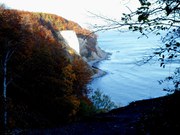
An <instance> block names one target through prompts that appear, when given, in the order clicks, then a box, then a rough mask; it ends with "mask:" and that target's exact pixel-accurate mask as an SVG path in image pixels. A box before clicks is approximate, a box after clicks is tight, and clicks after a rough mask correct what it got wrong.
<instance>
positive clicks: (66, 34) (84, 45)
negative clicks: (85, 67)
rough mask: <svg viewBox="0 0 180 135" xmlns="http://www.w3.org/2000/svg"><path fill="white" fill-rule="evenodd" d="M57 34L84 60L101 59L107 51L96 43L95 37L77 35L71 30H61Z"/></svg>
mask: <svg viewBox="0 0 180 135" xmlns="http://www.w3.org/2000/svg"><path fill="white" fill-rule="evenodd" d="M59 34H60V36H61V38H63V39H62V40H64V43H65V44H66V45H67V46H68V47H70V48H72V49H73V50H74V51H75V52H76V54H78V55H80V56H81V57H82V58H83V59H84V60H85V61H86V62H90V61H94V60H101V59H105V58H106V57H107V53H106V52H104V51H103V50H102V49H101V48H100V47H99V46H98V45H97V39H96V37H90V36H89V37H86V36H84V37H82V36H77V35H76V33H75V31H73V30H63V31H60V32H59Z"/></svg>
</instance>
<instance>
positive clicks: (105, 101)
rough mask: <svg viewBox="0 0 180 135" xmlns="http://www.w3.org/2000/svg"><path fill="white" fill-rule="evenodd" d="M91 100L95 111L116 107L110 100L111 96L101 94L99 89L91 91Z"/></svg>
mask: <svg viewBox="0 0 180 135" xmlns="http://www.w3.org/2000/svg"><path fill="white" fill-rule="evenodd" d="M91 100H92V102H93V105H94V107H95V108H96V111H97V112H108V111H110V110H112V109H114V108H117V106H116V104H115V103H114V102H113V101H111V98H110V97H109V96H108V95H106V94H103V93H102V91H100V90H99V89H97V90H96V91H94V92H93V94H92V96H91Z"/></svg>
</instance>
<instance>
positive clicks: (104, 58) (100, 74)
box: [87, 52, 111, 79]
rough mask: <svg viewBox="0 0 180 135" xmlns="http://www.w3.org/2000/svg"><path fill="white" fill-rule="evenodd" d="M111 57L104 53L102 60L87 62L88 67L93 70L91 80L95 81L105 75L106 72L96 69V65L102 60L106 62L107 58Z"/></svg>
mask: <svg viewBox="0 0 180 135" xmlns="http://www.w3.org/2000/svg"><path fill="white" fill-rule="evenodd" d="M110 55H111V53H108V52H106V55H105V56H104V57H103V58H100V59H96V60H92V61H89V62H87V63H88V64H89V66H90V67H91V68H92V69H93V70H94V72H95V73H94V75H92V77H91V78H92V79H95V78H99V77H103V76H104V75H106V74H107V72H106V71H103V70H102V69H100V68H98V66H97V65H98V64H99V63H100V62H101V61H104V60H108V58H109V56H110Z"/></svg>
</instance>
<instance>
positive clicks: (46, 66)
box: [0, 8, 92, 128]
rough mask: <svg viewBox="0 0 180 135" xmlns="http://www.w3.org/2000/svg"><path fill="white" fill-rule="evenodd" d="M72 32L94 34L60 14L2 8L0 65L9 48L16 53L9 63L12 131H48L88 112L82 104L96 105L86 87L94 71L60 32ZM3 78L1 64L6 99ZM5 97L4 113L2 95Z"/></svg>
mask: <svg viewBox="0 0 180 135" xmlns="http://www.w3.org/2000/svg"><path fill="white" fill-rule="evenodd" d="M66 29H72V30H75V31H76V33H77V34H81V35H85V36H87V35H89V34H90V31H88V30H85V29H82V28H81V27H80V26H79V25H78V24H76V23H74V22H71V21H68V20H66V19H64V18H62V17H59V16H56V15H52V14H44V13H31V12H25V11H17V10H9V9H5V8H0V62H1V63H2V62H3V60H4V59H5V58H4V54H5V53H6V52H7V50H9V49H12V50H13V52H14V53H13V54H12V56H11V57H10V59H9V61H8V64H7V69H8V70H7V80H8V81H9V84H8V87H7V96H8V126H9V127H26V128H27V127H44V126H47V125H51V126H52V125H56V124H59V123H60V122H65V121H66V122H68V121H72V120H73V119H76V115H77V114H78V113H79V110H82V109H81V108H80V107H81V103H82V101H84V102H86V103H87V104H89V105H90V101H89V100H88V99H87V93H88V90H87V88H86V84H87V83H88V82H89V81H90V79H91V74H92V73H91V70H90V69H89V67H88V65H87V64H86V63H85V62H84V61H83V60H82V59H81V58H80V57H79V56H77V55H76V54H73V55H71V54H69V53H68V48H67V47H66V46H65V45H64V43H63V42H62V41H60V40H59V39H58V35H57V34H56V32H57V30H66ZM3 79H4V78H3V66H2V65H0V95H2V91H3V87H2V83H3ZM0 99H1V100H0V101H1V102H0V107H1V108H0V109H1V111H0V113H1V114H2V111H3V103H2V102H3V101H2V96H0ZM0 116H1V117H2V115H0ZM0 119H1V118H0ZM1 125H2V123H1Z"/></svg>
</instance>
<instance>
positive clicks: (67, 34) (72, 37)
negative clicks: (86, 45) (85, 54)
mask: <svg viewBox="0 0 180 135" xmlns="http://www.w3.org/2000/svg"><path fill="white" fill-rule="evenodd" d="M60 35H61V36H62V37H63V39H64V41H65V43H66V44H67V45H68V46H70V47H71V48H72V49H74V50H75V52H76V53H77V54H79V55H80V47H79V41H78V38H77V35H76V33H75V32H74V31H72V30H64V31H60Z"/></svg>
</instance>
